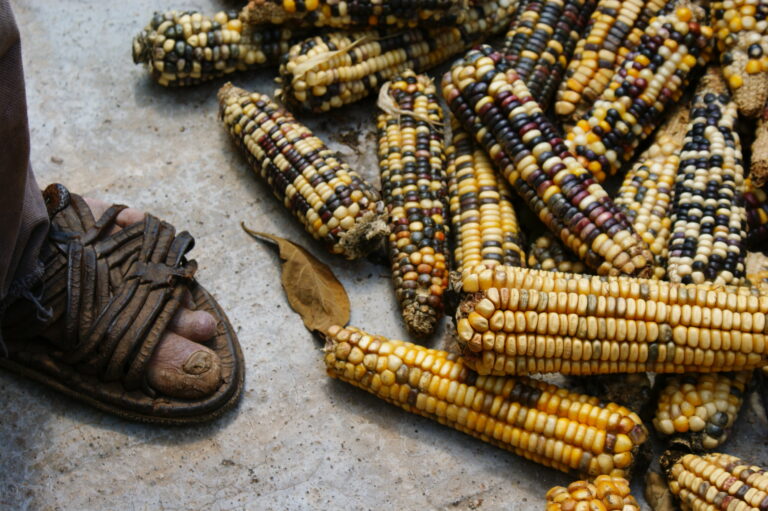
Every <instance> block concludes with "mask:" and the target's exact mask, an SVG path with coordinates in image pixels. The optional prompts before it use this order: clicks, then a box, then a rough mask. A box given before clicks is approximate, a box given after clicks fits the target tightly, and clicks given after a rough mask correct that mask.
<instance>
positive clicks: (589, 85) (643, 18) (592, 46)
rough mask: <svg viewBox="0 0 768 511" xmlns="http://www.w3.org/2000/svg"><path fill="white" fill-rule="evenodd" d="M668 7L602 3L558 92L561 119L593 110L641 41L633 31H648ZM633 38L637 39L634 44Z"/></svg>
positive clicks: (633, 1) (639, 1)
mask: <svg viewBox="0 0 768 511" xmlns="http://www.w3.org/2000/svg"><path fill="white" fill-rule="evenodd" d="M665 4H666V0H628V1H621V0H600V1H599V2H598V4H597V7H596V9H595V11H594V12H593V13H592V17H591V18H590V20H589V23H588V25H587V28H586V33H585V35H584V37H583V38H582V39H581V40H579V42H578V44H577V46H576V49H575V50H574V54H573V58H572V59H571V61H570V62H569V63H568V68H567V70H566V72H565V77H564V79H563V81H562V82H561V83H560V87H559V89H558V91H557V102H556V103H555V112H556V113H557V114H558V115H560V116H563V117H565V118H569V119H570V118H578V117H580V116H582V115H583V114H584V113H586V112H587V110H589V107H590V106H591V105H592V102H594V101H595V100H596V99H597V98H598V97H599V96H600V94H602V92H603V91H604V90H605V88H606V87H607V86H608V83H609V82H610V81H611V77H613V74H614V71H615V69H616V68H618V67H619V65H620V62H619V61H621V62H623V60H624V58H625V57H626V53H628V52H629V51H630V50H631V49H634V46H633V44H634V43H636V42H638V41H639V34H637V33H634V34H633V29H637V31H638V32H639V31H640V30H642V29H644V28H645V26H646V25H647V21H648V20H650V18H651V17H653V16H655V15H656V14H657V13H658V12H659V11H660V10H661V8H662V7H664V5H665ZM630 34H633V38H634V39H636V40H635V41H634V43H633V40H632V38H630ZM628 45H629V47H627V46H628Z"/></svg>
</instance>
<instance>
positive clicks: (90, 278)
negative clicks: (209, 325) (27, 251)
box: [0, 184, 244, 424]
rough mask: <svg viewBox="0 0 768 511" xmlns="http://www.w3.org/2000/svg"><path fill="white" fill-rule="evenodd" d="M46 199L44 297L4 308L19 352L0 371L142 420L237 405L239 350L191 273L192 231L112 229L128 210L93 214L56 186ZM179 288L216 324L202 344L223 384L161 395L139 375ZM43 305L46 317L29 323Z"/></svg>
mask: <svg viewBox="0 0 768 511" xmlns="http://www.w3.org/2000/svg"><path fill="white" fill-rule="evenodd" d="M43 197H44V198H45V203H46V206H47V208H48V215H49V216H50V218H51V227H50V231H49V235H48V239H47V242H46V243H45V244H44V247H43V249H42V251H41V260H42V263H43V265H44V274H43V279H42V290H41V294H42V300H41V302H40V303H38V304H36V305H35V304H31V302H29V301H26V300H17V301H16V302H14V303H13V304H12V305H11V307H10V308H9V309H8V310H7V311H6V313H5V315H4V321H3V325H2V333H3V337H4V338H5V339H6V340H8V341H10V342H14V341H15V342H14V346H17V348H16V349H14V350H11V352H9V353H8V356H7V357H3V356H2V354H0V367H5V368H7V369H9V370H11V371H13V372H16V373H20V374H23V375H25V376H28V377H31V378H33V379H35V380H38V381H40V382H42V383H44V384H46V385H48V386H50V387H53V388H55V389H56V390H58V391H60V392H63V393H65V394H68V395H70V396H72V397H74V398H76V399H79V400H82V401H85V402H87V403H89V404H91V405H93V406H95V407H96V408H99V409H101V410H104V411H107V412H111V413H114V414H116V415H119V416H121V417H124V418H128V419H131V420H136V421H141V422H152V423H163V424H187V423H197V422H203V421H207V420H210V419H213V418H215V417H217V416H219V415H221V414H222V413H223V412H224V411H225V410H227V409H229V408H230V407H232V406H233V405H235V403H237V400H238V398H239V397H240V395H241V394H242V389H243V381H244V363H243V355H242V351H241V349H240V344H239V343H238V340H237V336H236V335H235V331H234V329H233V328H232V325H231V324H230V322H229V320H228V319H227V316H226V314H225V313H224V311H223V310H222V309H221V307H219V305H218V303H217V302H216V300H215V299H214V298H213V297H212V296H211V295H210V294H209V293H208V292H207V291H206V290H205V289H204V288H203V287H202V286H201V285H200V284H199V283H198V282H197V281H196V280H195V279H194V274H195V270H196V269H197V264H196V262H195V261H194V260H187V259H186V257H185V254H186V253H187V252H188V251H189V250H191V249H192V247H193V246H194V239H193V238H192V236H191V235H190V234H189V233H188V232H186V231H184V232H181V233H179V234H176V232H175V229H174V227H173V226H171V225H170V224H168V223H166V222H163V221H160V220H158V219H157V218H155V217H154V216H152V215H149V214H147V215H145V218H144V220H143V221H141V222H137V223H135V224H132V225H130V226H128V227H126V228H124V229H121V230H119V231H117V232H115V233H114V234H111V231H112V229H113V227H114V225H115V219H116V217H117V215H118V213H119V212H120V211H121V210H123V209H125V206H120V205H113V206H112V207H110V208H109V209H107V211H105V212H104V214H103V215H102V216H101V218H99V219H98V220H96V219H95V218H94V217H93V213H92V212H91V210H90V208H89V207H88V205H87V204H86V203H85V201H84V200H83V199H82V197H80V196H78V195H75V194H72V193H69V192H68V191H67V189H66V188H65V187H64V186H62V185H58V184H54V185H50V186H48V188H46V190H45V191H44V192H43ZM186 289H188V290H189V291H190V293H191V295H192V299H193V300H192V301H193V302H194V305H193V306H192V307H191V308H192V309H195V310H203V311H206V312H208V313H210V314H211V315H212V316H213V317H214V318H215V319H216V321H217V327H216V334H215V336H214V337H213V338H212V339H211V340H210V341H209V342H207V343H204V345H205V346H207V347H208V348H210V349H211V350H212V351H213V352H215V353H216V354H217V355H218V357H219V359H220V363H221V384H220V386H219V388H218V389H217V390H216V391H215V392H214V393H213V394H211V395H206V396H203V397H200V398H199V399H179V398H173V397H168V396H164V395H160V394H158V393H157V392H156V391H155V390H154V389H152V388H151V387H150V386H149V384H148V383H147V379H146V373H147V364H148V361H149V360H150V358H151V356H152V354H153V352H154V351H155V348H156V347H157V346H158V344H159V342H160V340H161V338H162V336H163V333H164V332H165V331H166V328H167V326H168V324H169V322H170V321H171V319H172V318H173V317H174V314H175V313H176V311H177V310H178V309H179V307H180V306H181V304H182V300H183V298H184V295H185V290H186ZM40 310H44V311H46V314H47V315H49V316H50V317H49V318H47V321H39V320H36V319H35V314H38V317H39V312H40Z"/></svg>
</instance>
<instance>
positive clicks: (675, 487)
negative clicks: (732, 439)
mask: <svg viewBox="0 0 768 511" xmlns="http://www.w3.org/2000/svg"><path fill="white" fill-rule="evenodd" d="M662 467H663V468H664V470H665V472H666V474H667V481H668V483H669V489H670V490H671V491H672V494H673V495H674V496H675V497H676V499H677V500H678V502H679V503H680V507H681V509H682V510H683V511H722V510H726V511H764V510H765V509H768V475H766V470H765V469H764V468H762V467H758V466H755V465H750V464H749V463H746V462H744V461H742V460H740V459H739V458H737V457H735V456H731V455H728V454H706V455H703V456H699V455H697V454H682V453H674V454H670V455H665V456H664V457H662Z"/></svg>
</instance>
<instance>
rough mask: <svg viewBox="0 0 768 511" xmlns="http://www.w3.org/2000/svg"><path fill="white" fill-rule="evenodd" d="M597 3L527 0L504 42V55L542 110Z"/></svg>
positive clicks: (548, 102) (550, 97) (551, 94)
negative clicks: (507, 57)
mask: <svg viewBox="0 0 768 511" xmlns="http://www.w3.org/2000/svg"><path fill="white" fill-rule="evenodd" d="M596 1H597V0H528V1H527V2H526V3H525V6H524V7H523V8H521V10H520V13H519V14H518V16H517V17H516V18H515V20H514V21H513V22H512V25H511V26H510V28H509V30H508V31H507V35H506V37H505V39H504V49H503V50H502V51H503V53H504V54H506V55H508V56H509V62H510V64H512V66H513V67H514V68H515V70H516V71H517V73H518V75H520V78H522V79H523V80H524V81H525V84H526V85H527V86H528V90H530V91H531V94H533V97H534V98H536V100H537V101H538V102H539V104H540V105H541V107H542V109H543V110H547V109H548V108H549V104H550V101H551V100H552V96H553V94H554V92H555V90H557V86H558V85H559V84H560V81H561V79H562V77H563V73H564V72H565V68H566V66H567V65H568V60H569V59H570V58H571V54H572V53H573V50H574V48H575V47H576V44H577V43H578V41H579V38H580V36H581V32H582V30H583V29H584V27H585V26H586V24H587V20H588V19H589V16H590V15H591V14H592V11H593V10H594V8H595V4H596Z"/></svg>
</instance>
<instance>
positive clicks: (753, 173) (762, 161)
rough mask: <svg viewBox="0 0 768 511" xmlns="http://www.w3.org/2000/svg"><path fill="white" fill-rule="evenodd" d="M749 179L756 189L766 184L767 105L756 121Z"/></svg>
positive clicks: (767, 177) (767, 157) (767, 153)
mask: <svg viewBox="0 0 768 511" xmlns="http://www.w3.org/2000/svg"><path fill="white" fill-rule="evenodd" d="M749 177H750V179H752V182H753V183H754V184H755V186H757V187H758V188H761V187H763V186H765V184H766V183H768V105H766V107H765V109H763V113H762V115H761V116H760V118H759V119H758V121H757V129H756V130H755V141H754V142H753V143H752V158H751V160H750V163H749Z"/></svg>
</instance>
